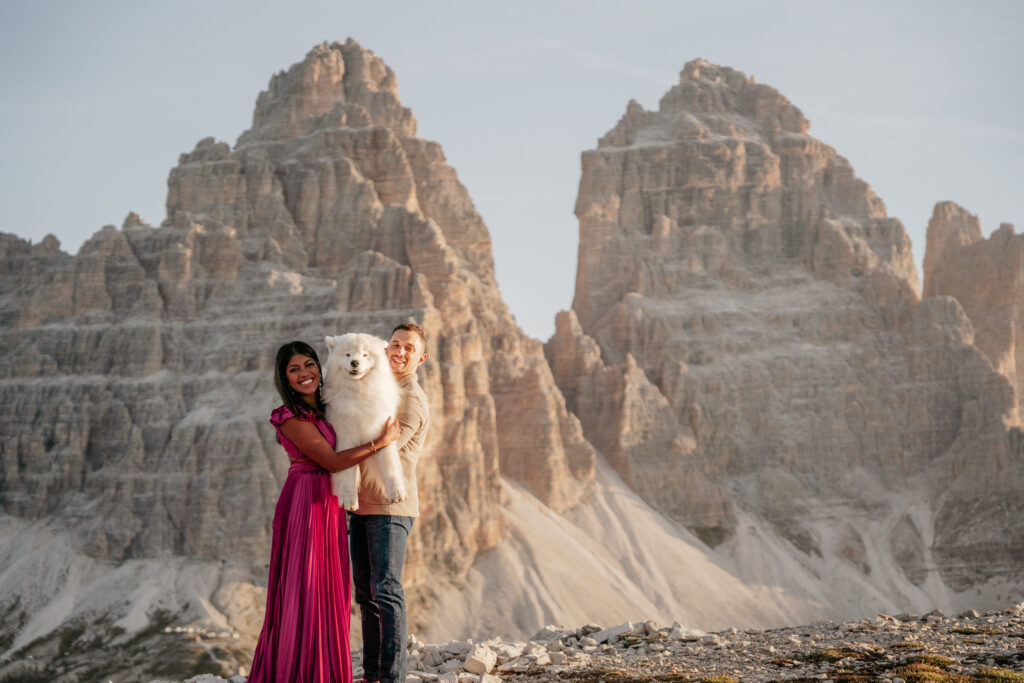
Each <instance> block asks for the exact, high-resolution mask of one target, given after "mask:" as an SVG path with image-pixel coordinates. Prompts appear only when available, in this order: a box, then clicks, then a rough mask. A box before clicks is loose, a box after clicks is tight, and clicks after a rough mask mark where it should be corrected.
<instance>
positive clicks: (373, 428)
mask: <svg viewBox="0 0 1024 683" xmlns="http://www.w3.org/2000/svg"><path fill="white" fill-rule="evenodd" d="M324 341H326V342H327V349H328V355H327V364H326V366H325V370H324V403H326V405H327V420H328V421H329V422H330V423H331V425H333V426H334V430H335V432H337V434H338V443H337V446H336V448H337V450H339V451H343V450H345V449H346V448H351V447H353V446H358V445H359V444H364V443H369V442H370V439H376V438H377V437H378V436H380V432H381V429H382V428H383V427H384V421H385V420H387V418H388V417H394V416H396V414H397V413H398V402H399V398H400V393H399V392H400V390H399V388H398V382H396V381H395V377H394V375H392V374H391V366H390V365H389V364H388V358H387V353H386V352H385V349H386V347H387V345H388V344H387V342H386V341H384V340H383V339H380V338H379V337H375V336H373V335H372V334H358V333H350V334H343V335H339V336H337V337H327V338H326V339H325V340H324ZM361 478H362V479H365V480H366V483H367V484H369V485H370V486H371V487H372V488H374V489H376V490H377V492H378V493H380V494H381V495H382V496H383V497H384V498H385V499H387V500H388V501H390V502H392V503H399V502H401V501H403V500H405V499H406V498H407V497H408V493H407V492H406V490H405V479H404V478H403V476H402V462H401V459H400V458H399V456H398V447H397V446H396V445H395V444H394V443H392V444H390V445H388V446H385V447H384V448H382V449H380V450H379V451H377V453H375V454H374V455H371V456H370V457H369V458H367V459H366V460H364V461H363V462H362V463H360V464H359V466H358V467H349V468H348V469H347V470H342V471H341V472H335V473H334V474H332V475H331V483H332V485H333V487H334V493H335V494H336V495H337V496H338V503H339V505H341V507H343V508H345V509H346V510H356V509H358V508H359V482H360V479H361Z"/></svg>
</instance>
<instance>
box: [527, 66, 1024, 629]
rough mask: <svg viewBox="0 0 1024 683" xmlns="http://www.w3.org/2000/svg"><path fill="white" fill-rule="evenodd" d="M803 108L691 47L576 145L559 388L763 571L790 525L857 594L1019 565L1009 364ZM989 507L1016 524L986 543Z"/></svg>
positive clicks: (796, 549) (640, 479) (801, 553)
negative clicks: (932, 276) (768, 552)
mask: <svg viewBox="0 0 1024 683" xmlns="http://www.w3.org/2000/svg"><path fill="white" fill-rule="evenodd" d="M807 131H808V122H807V120H806V119H805V118H804V117H803V115H802V114H801V113H800V111H799V110H798V109H797V108H796V107H795V106H793V105H792V104H791V103H789V102H788V101H787V100H786V99H785V98H784V97H783V96H782V95H780V94H779V93H778V92H776V91H775V90H773V89H772V88H770V87H767V86H765V85H760V84H756V83H754V82H753V80H752V79H750V78H747V77H746V76H744V75H742V74H740V73H738V72H736V71H733V70H731V69H728V68H724V67H717V66H713V65H711V64H708V63H707V62H705V61H703V60H697V61H694V62H691V63H689V64H688V65H687V66H686V68H685V69H684V71H683V72H682V73H681V76H680V82H679V84H678V85H677V86H675V87H673V88H672V89H671V90H670V91H669V92H668V93H667V94H666V95H665V96H664V97H663V98H662V100H661V103H660V105H659V108H658V110H657V111H645V110H644V109H643V108H642V107H640V106H639V105H638V104H636V103H635V102H632V103H630V105H629V107H628V108H627V111H626V114H625V116H624V117H623V118H622V119H621V120H620V121H619V123H618V124H617V125H616V126H615V127H614V128H613V129H612V130H611V131H610V132H608V134H607V135H605V136H604V137H603V138H602V139H601V140H600V141H599V144H598V148H597V149H596V150H591V151H588V152H584V154H583V157H582V166H583V175H582V179H581V181H580V191H579V198H578V201H577V205H576V214H577V216H578V218H579V222H580V251H579V271H578V274H577V282H576V294H575V299H574V301H573V308H572V311H568V312H564V313H562V314H560V316H559V318H558V321H557V330H556V334H555V335H554V337H553V338H552V339H551V340H550V341H549V342H548V344H547V346H546V351H547V354H548V358H549V361H550V362H551V365H552V368H553V369H554V371H555V376H556V379H557V381H558V383H559V385H560V386H561V387H562V390H563V393H564V394H565V397H566V401H567V404H568V405H569V406H570V409H571V410H572V411H573V412H575V413H576V414H577V415H578V416H579V418H580V421H581V422H582V424H583V426H584V432H585V434H586V436H587V438H588V439H589V440H590V441H591V443H592V444H594V446H595V448H597V449H598V451H600V452H601V453H602V454H604V455H605V456H606V457H608V459H609V460H610V461H611V462H612V464H613V465H614V466H615V467H616V469H617V470H618V471H619V473H620V474H621V475H622V476H623V478H624V479H625V480H626V481H627V482H628V483H629V484H630V485H631V486H632V487H633V488H634V489H635V490H636V491H637V492H639V493H640V494H641V495H642V496H644V497H645V498H646V499H647V500H649V501H651V502H652V503H653V504H655V506H656V507H658V508H659V509H661V510H662V511H664V512H665V513H666V514H668V515H669V516H670V517H672V518H674V519H675V520H677V521H679V522H680V523H682V524H684V525H686V526H687V527H689V528H691V529H693V530H694V531H696V532H697V533H699V534H700V535H701V536H702V537H703V538H704V539H705V540H706V541H707V542H709V543H710V544H712V545H717V546H719V548H720V549H721V550H723V551H725V552H726V553H728V554H731V555H732V556H733V557H735V558H737V559H738V560H739V563H740V564H739V566H740V571H741V573H742V574H743V575H745V576H747V578H748V579H749V580H753V581H761V580H771V579H772V575H774V574H777V573H778V572H776V571H774V570H771V569H768V568H767V565H769V564H772V563H773V562H778V561H780V560H779V558H774V559H773V560H770V561H765V558H764V557H763V556H760V555H758V552H760V551H756V550H753V548H756V547H761V546H760V545H759V544H762V545H763V546H764V547H767V546H768V545H770V544H769V543H768V541H767V540H766V539H770V538H781V539H783V541H784V543H785V544H786V545H787V547H789V548H790V551H791V556H792V557H795V558H796V561H797V562H798V563H800V564H802V565H803V566H804V567H805V568H806V567H809V568H811V572H812V573H814V574H819V575H823V576H821V578H822V581H823V582H824V584H825V585H826V586H828V585H829V584H830V583H834V584H835V585H839V584H843V591H836V592H835V594H839V593H841V592H848V591H847V587H848V586H849V585H850V584H851V582H853V583H858V582H860V583H863V584H864V585H865V587H866V589H865V592H864V595H863V597H862V598H861V599H862V602H861V604H860V605H859V608H860V609H870V606H871V605H884V604H890V605H891V604H893V603H896V604H907V603H908V602H912V601H914V600H920V599H921V596H922V595H925V596H932V597H934V596H936V595H943V596H944V595H946V589H947V587H953V588H954V589H955V590H957V591H960V590H964V589H965V588H966V587H968V586H976V585H978V584H980V583H983V582H984V581H985V580H987V579H988V578H992V577H993V576H1001V577H1003V578H1006V575H1007V574H1010V575H1012V579H1013V580H1015V581H1017V582H1018V584H1017V585H1019V581H1020V579H1021V576H1020V572H1019V565H1017V566H1018V569H1017V570H1012V569H1010V570H1008V569H1007V568H1008V567H1012V566H1013V565H1012V564H1008V562H1009V561H1010V560H1011V559H1017V560H1019V559H1020V558H1021V557H1022V552H1024V542H1022V539H1021V538H1020V536H1019V533H1015V532H1014V531H1013V530H1014V529H1016V528H1019V524H1020V523H1021V521H1024V509H1022V507H1021V504H1020V503H1019V502H1016V501H1019V500H1021V499H1024V496H1022V495H1021V494H1022V493H1024V488H1022V478H1021V471H1022V469H1024V460H1022V455H1021V451H1020V449H1019V448H1018V447H1017V446H1016V445H1015V444H1016V439H1017V437H1016V433H1015V432H1014V433H1012V434H1011V433H1008V432H1007V429H1006V426H1007V424H1008V423H1010V422H1011V421H1012V420H1013V418H1014V415H1015V405H1014V395H1013V390H1012V387H1011V386H1010V384H1009V383H1007V382H1006V381H1005V380H1004V378H1003V377H1002V376H1000V375H999V374H998V373H996V372H995V371H994V370H993V368H992V367H991V365H990V364H989V362H988V361H987V360H986V359H985V358H984V357H983V356H982V355H981V354H980V353H979V352H978V350H977V349H976V348H975V347H974V346H973V345H972V343H971V342H972V332H971V330H972V328H971V324H970V322H969V321H968V319H967V317H966V316H965V315H964V313H963V310H962V309H961V308H960V307H959V306H958V305H957V304H956V302H955V301H953V300H952V299H949V298H941V297H940V298H929V299H925V300H923V301H922V300H920V299H919V297H918V293H917V290H918V284H917V275H916V271H915V268H914V266H913V262H912V258H911V250H910V242H909V239H908V238H907V235H906V233H905V231H904V229H903V226H902V225H901V224H900V222H899V221H898V220H896V219H893V218H888V217H887V216H886V215H885V208H884V205H883V204H882V202H881V201H880V200H879V199H878V198H877V197H876V196H875V195H874V194H873V193H872V191H871V189H870V188H869V187H868V185H867V184H866V183H864V182H863V181H862V180H860V179H858V178H857V177H856V175H855V174H854V172H853V170H852V168H851V167H850V165H849V163H848V162H847V161H846V160H845V159H843V158H842V157H840V156H839V155H838V154H836V152H835V151H834V150H833V149H831V148H830V147H828V146H827V145H825V144H823V143H822V142H820V141H819V140H816V139H814V138H813V137H811V136H810V135H808V133H807ZM972 454H973V455H972ZM972 458H973V459H972ZM954 462H955V463H956V464H954ZM990 467H991V468H992V469H989V468H990ZM998 471H1008V475H1007V477H1006V479H1004V481H1003V482H1002V483H1001V484H1000V485H999V491H1000V494H998V495H1000V498H999V502H998V504H993V506H991V507H990V506H989V505H988V503H981V500H985V496H984V495H982V494H980V491H982V490H983V489H982V488H981V487H980V482H981V481H983V480H987V479H988V478H989V477H991V476H992V473H994V472H998ZM968 491H970V492H968ZM1004 495H1009V496H1010V497H1009V498H1005V497H1002V496H1004ZM970 501H974V502H973V503H971V502H970ZM972 505H982V506H983V507H985V510H980V509H978V508H972V507H971V506H972ZM997 507H998V508H999V510H1000V512H999V514H998V515H996V517H995V518H994V519H996V520H998V521H984V522H983V520H986V519H988V520H991V519H993V518H992V517H986V516H985V515H986V514H988V513H990V512H992V511H993V510H994V509H996V508H997ZM975 526H985V527H986V529H985V533H984V534H983V536H985V537H986V538H988V539H989V540H990V545H994V538H995V537H997V536H1000V535H1001V536H1002V538H1003V541H1005V542H1007V543H1008V544H1009V548H1007V547H1006V546H1005V545H1004V546H1003V547H1002V549H1000V550H999V551H998V552H996V551H993V552H994V554H993V555H991V556H988V555H986V554H985V553H981V552H979V553H978V554H977V555H976V556H972V551H971V548H972V547H973V546H971V542H970V541H969V540H968V537H969V536H970V533H965V532H964V530H965V529H966V528H968V527H975ZM990 560H991V561H992V562H994V563H995V564H997V565H998V566H999V568H998V569H993V570H992V571H986V569H985V567H986V563H988V562H989V561H990ZM778 566H781V565H778ZM744 567H745V568H744ZM893 567H895V568H897V569H896V572H895V574H894V573H893V572H892V571H891V568H893ZM788 573H793V572H792V571H790V572H788ZM786 574H787V572H783V573H782V575H783V576H785V575H786ZM968 576H969V578H965V577H968ZM782 580H783V581H785V580H786V579H785V578H783V579H782ZM825 593H826V595H827V594H828V593H829V591H828V590H826V591H825ZM825 599H826V600H830V598H829V597H826V598H825ZM835 607H837V608H838V610H839V611H840V612H843V611H852V610H855V609H857V607H858V606H857V605H854V604H839V605H835Z"/></svg>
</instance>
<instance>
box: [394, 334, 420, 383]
mask: <svg viewBox="0 0 1024 683" xmlns="http://www.w3.org/2000/svg"><path fill="white" fill-rule="evenodd" d="M426 359H427V354H426V353H424V351H423V339H422V338H420V335H418V334H416V333H415V332H413V331H412V330H395V333H394V334H392V335H391V341H390V342H389V343H388V362H389V363H391V372H392V373H393V374H394V375H395V379H402V378H403V377H408V376H409V375H411V374H413V373H414V372H416V369H417V368H418V367H419V366H420V365H422V364H423V361H425V360H426Z"/></svg>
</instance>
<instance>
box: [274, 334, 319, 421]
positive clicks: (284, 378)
mask: <svg viewBox="0 0 1024 683" xmlns="http://www.w3.org/2000/svg"><path fill="white" fill-rule="evenodd" d="M297 353H301V354H302V355H304V356H309V357H310V358H312V359H313V362H314V363H316V369H317V370H318V371H319V373H320V386H318V387H317V388H316V408H312V407H310V405H309V404H308V403H306V402H305V401H303V400H302V397H301V396H300V395H299V393H298V392H296V391H295V390H294V389H292V385H291V383H290V382H289V381H288V361H290V360H291V359H292V356H294V355H295V354H297ZM275 367H276V370H275V371H274V386H275V387H277V393H279V394H280V395H281V400H282V401H284V405H285V406H286V407H287V408H288V410H290V411H292V414H293V415H303V414H306V415H308V414H315V415H316V416H317V417H320V418H323V416H324V397H323V393H322V391H321V390H322V389H323V385H324V370H323V368H322V367H320V358H319V357H318V356H317V355H316V351H315V350H314V349H313V347H312V346H310V345H309V344H307V343H306V342H303V341H293V342H289V343H287V344H285V345H284V346H282V347H281V348H279V349H278V350H277V361H276V363H275Z"/></svg>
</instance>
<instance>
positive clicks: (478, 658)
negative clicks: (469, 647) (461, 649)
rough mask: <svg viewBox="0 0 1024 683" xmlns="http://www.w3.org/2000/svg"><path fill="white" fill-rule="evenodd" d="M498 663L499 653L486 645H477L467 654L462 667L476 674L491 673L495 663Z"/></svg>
mask: <svg viewBox="0 0 1024 683" xmlns="http://www.w3.org/2000/svg"><path fill="white" fill-rule="evenodd" d="M497 663H498V655H497V653H495V652H494V650H492V649H491V648H489V647H487V646H486V645H477V646H476V647H474V648H473V651H472V652H470V653H469V654H468V655H467V656H466V660H465V661H464V662H463V664H462V668H464V669H465V670H466V671H468V672H470V673H474V674H485V673H490V672H491V669H493V668H494V665H495V664H497Z"/></svg>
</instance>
